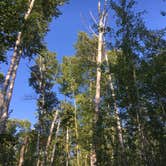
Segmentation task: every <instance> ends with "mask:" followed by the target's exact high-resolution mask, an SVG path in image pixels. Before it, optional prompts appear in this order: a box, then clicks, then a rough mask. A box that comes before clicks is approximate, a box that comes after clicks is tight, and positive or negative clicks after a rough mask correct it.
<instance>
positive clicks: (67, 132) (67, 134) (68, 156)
mask: <svg viewBox="0 0 166 166" xmlns="http://www.w3.org/2000/svg"><path fill="white" fill-rule="evenodd" d="M69 158H70V154H69V129H68V127H67V129H66V166H69Z"/></svg>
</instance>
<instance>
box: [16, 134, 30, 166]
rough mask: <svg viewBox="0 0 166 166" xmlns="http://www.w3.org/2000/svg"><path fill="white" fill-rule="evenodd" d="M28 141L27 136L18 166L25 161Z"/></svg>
mask: <svg viewBox="0 0 166 166" xmlns="http://www.w3.org/2000/svg"><path fill="white" fill-rule="evenodd" d="M27 143H28V136H26V137H25V139H24V142H23V145H22V147H21V151H20V160H19V164H18V166H22V165H23V163H24V154H25V149H26V146H27Z"/></svg>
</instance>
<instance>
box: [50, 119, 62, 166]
mask: <svg viewBox="0 0 166 166" xmlns="http://www.w3.org/2000/svg"><path fill="white" fill-rule="evenodd" d="M60 123H61V122H60V120H59V122H58V126H57V129H56V134H55V141H56V140H57V137H58V133H59V128H60ZM55 150H56V142H55V144H54V147H53V150H52V154H51V160H50V166H52V165H53V162H54V157H55Z"/></svg>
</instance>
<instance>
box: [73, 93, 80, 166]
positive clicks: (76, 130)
mask: <svg viewBox="0 0 166 166" xmlns="http://www.w3.org/2000/svg"><path fill="white" fill-rule="evenodd" d="M73 98H74V123H75V135H76V157H77V166H79V165H80V162H79V146H78V124H77V103H76V98H75V94H74V92H73Z"/></svg>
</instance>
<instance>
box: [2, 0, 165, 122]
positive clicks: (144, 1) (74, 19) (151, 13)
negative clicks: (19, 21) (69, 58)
mask: <svg viewBox="0 0 166 166" xmlns="http://www.w3.org/2000/svg"><path fill="white" fill-rule="evenodd" d="M96 6H97V0H70V3H69V4H67V5H65V6H63V7H61V11H62V13H63V14H62V15H61V16H60V17H59V18H57V19H56V20H54V21H53V22H52V23H51V24H50V32H49V33H48V34H47V36H46V42H47V44H48V48H49V50H51V51H54V52H56V53H57V58H58V60H59V61H60V62H61V60H62V57H63V56H65V55H73V54H74V48H73V45H74V43H75V42H76V39H77V34H78V32H79V31H87V29H86V27H85V24H86V25H88V24H90V17H89V15H88V13H89V11H93V12H94V13H96ZM137 9H138V10H146V11H147V14H146V15H145V16H144V20H145V22H146V25H147V26H148V27H149V28H151V29H156V28H157V29H158V28H163V27H164V26H166V17H162V16H161V15H160V11H161V10H166V2H165V3H164V2H163V1H162V0H139V3H138V5H137ZM85 22H86V23H85ZM27 65H30V64H29V62H28V61H27V60H24V59H23V60H22V61H21V64H20V66H19V70H18V75H17V79H16V82H15V87H14V93H13V97H12V101H11V105H10V109H11V110H13V112H12V113H11V118H19V119H28V120H29V121H31V122H32V123H35V121H36V119H35V111H36V101H35V100H26V99H25V98H26V96H35V92H34V91H33V90H32V89H31V88H30V87H29V86H28V78H29V69H28V68H27ZM3 68H4V70H5V69H6V67H3Z"/></svg>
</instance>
